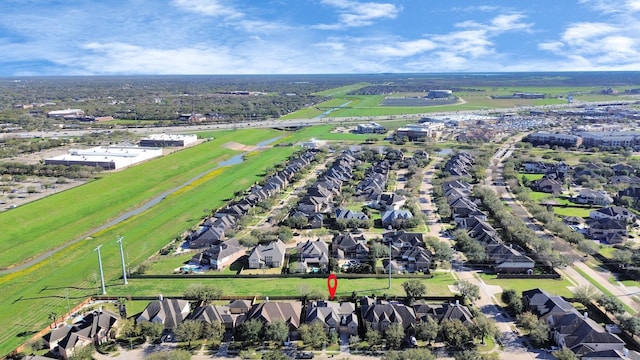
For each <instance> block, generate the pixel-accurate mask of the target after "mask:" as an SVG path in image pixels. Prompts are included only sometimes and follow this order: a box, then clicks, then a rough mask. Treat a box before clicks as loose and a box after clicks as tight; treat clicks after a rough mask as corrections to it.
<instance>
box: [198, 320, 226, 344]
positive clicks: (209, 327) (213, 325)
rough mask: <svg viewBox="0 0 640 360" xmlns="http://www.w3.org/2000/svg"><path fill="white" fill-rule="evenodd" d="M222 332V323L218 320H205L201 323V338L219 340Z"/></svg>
mask: <svg viewBox="0 0 640 360" xmlns="http://www.w3.org/2000/svg"><path fill="white" fill-rule="evenodd" d="M223 334H224V325H222V324H221V323H220V322H219V321H213V322H205V323H203V324H202V338H204V339H209V340H221V339H222V335H223Z"/></svg>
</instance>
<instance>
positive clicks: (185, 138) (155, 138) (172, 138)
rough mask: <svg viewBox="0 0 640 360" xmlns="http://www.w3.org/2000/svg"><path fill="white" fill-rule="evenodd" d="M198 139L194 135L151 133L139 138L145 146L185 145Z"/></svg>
mask: <svg viewBox="0 0 640 360" xmlns="http://www.w3.org/2000/svg"><path fill="white" fill-rule="evenodd" d="M197 141H198V137H197V136H196V135H174V134H151V135H149V136H148V137H146V138H144V139H142V140H140V146H145V147H185V146H189V145H193V144H195V143H196V142H197Z"/></svg>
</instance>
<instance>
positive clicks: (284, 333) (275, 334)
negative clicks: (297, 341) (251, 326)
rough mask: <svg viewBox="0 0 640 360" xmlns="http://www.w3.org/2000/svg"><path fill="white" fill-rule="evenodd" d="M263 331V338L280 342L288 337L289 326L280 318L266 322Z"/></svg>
mask: <svg viewBox="0 0 640 360" xmlns="http://www.w3.org/2000/svg"><path fill="white" fill-rule="evenodd" d="M263 331H264V339H265V340H270V341H275V342H280V343H281V342H284V341H285V340H287V338H288V337H289V326H287V324H286V323H285V322H284V321H282V320H276V321H273V322H270V323H268V324H266V325H265V326H264V329H263Z"/></svg>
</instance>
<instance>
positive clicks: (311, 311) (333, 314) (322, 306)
mask: <svg viewBox="0 0 640 360" xmlns="http://www.w3.org/2000/svg"><path fill="white" fill-rule="evenodd" d="M355 311H356V307H355V304H354V303H352V302H348V301H347V302H341V303H337V302H332V301H323V300H318V301H315V302H311V303H309V305H308V306H307V317H306V323H307V324H313V323H314V322H316V321H320V322H321V323H322V324H323V326H324V328H325V330H326V331H327V332H340V333H347V334H349V335H357V334H358V316H357V315H356V313H355Z"/></svg>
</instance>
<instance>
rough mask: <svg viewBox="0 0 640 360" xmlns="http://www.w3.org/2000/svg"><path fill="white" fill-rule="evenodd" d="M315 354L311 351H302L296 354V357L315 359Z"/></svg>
mask: <svg viewBox="0 0 640 360" xmlns="http://www.w3.org/2000/svg"><path fill="white" fill-rule="evenodd" d="M314 356H315V355H314V354H313V353H312V352H311V351H300V352H298V353H297V354H296V359H313V357H314Z"/></svg>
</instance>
